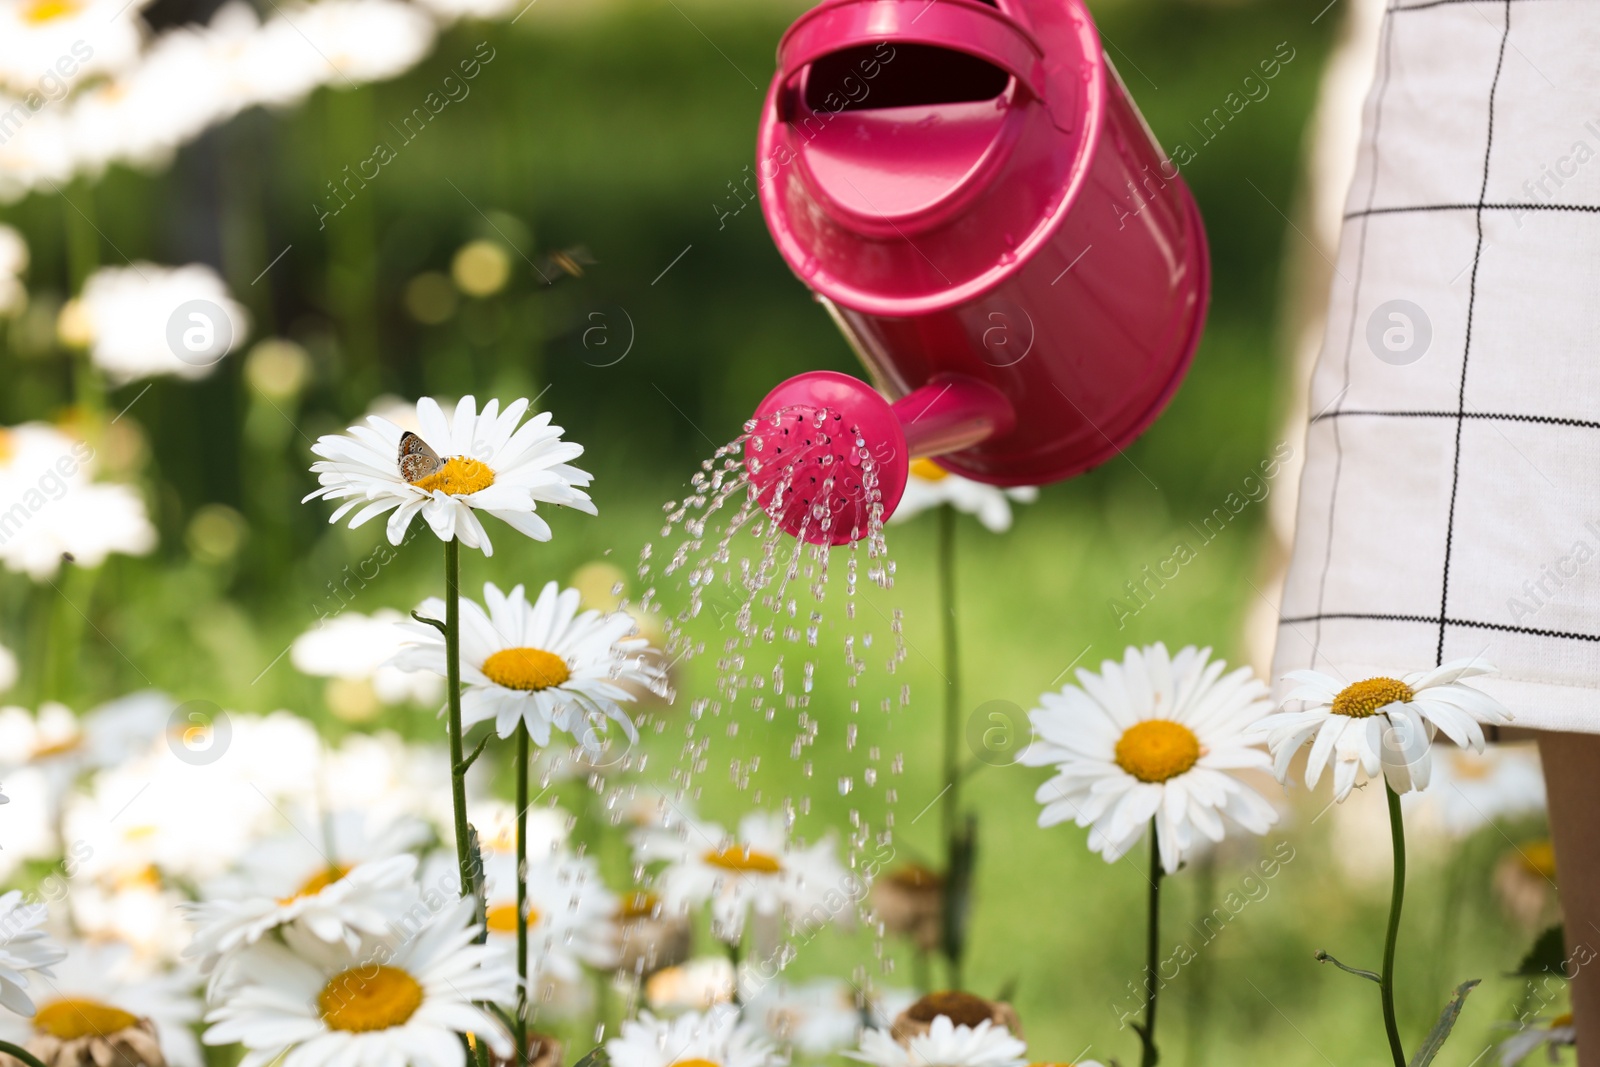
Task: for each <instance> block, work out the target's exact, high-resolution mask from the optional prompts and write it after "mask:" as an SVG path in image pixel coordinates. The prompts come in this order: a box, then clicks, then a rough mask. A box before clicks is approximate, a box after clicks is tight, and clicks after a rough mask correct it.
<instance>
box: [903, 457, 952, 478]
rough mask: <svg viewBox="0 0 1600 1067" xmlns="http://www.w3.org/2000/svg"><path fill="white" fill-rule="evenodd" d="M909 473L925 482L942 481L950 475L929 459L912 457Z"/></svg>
mask: <svg viewBox="0 0 1600 1067" xmlns="http://www.w3.org/2000/svg"><path fill="white" fill-rule="evenodd" d="M911 473H912V474H914V475H916V476H917V477H918V478H921V479H922V480H923V481H925V482H942V481H944V480H945V479H946V478H948V477H950V472H949V471H947V470H945V469H944V468H943V467H941V466H939V465H938V464H937V463H935V462H934V461H933V460H931V459H914V460H912V461H911Z"/></svg>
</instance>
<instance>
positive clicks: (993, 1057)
mask: <svg viewBox="0 0 1600 1067" xmlns="http://www.w3.org/2000/svg"><path fill="white" fill-rule="evenodd" d="M1027 1051H1028V1046H1027V1045H1025V1044H1023V1043H1022V1042H1021V1041H1019V1040H1018V1039H1017V1038H1016V1037H1014V1036H1012V1033H1011V1031H1010V1030H1008V1029H1006V1028H1005V1027H1004V1026H996V1025H995V1024H994V1023H992V1022H990V1021H988V1020H987V1019H986V1020H984V1021H983V1022H981V1023H979V1024H978V1025H977V1026H957V1025H955V1024H954V1023H952V1022H951V1021H950V1016H948V1015H940V1016H937V1017H935V1018H934V1020H933V1022H932V1024H931V1025H930V1026H929V1028H928V1032H927V1033H925V1034H914V1035H912V1037H911V1038H910V1039H909V1040H908V1041H907V1042H906V1043H905V1044H904V1045H902V1044H901V1043H900V1042H898V1041H896V1040H895V1039H894V1037H893V1036H892V1035H891V1034H890V1033H889V1031H887V1030H877V1029H873V1030H867V1031H865V1032H864V1033H863V1034H862V1035H861V1048H860V1049H858V1050H857V1051H855V1052H846V1053H845V1055H846V1056H848V1057H849V1058H850V1059H853V1060H860V1061H861V1062H862V1063H870V1064H873V1067H1023V1065H1024V1064H1026V1063H1027V1062H1028V1060H1027V1055H1026V1053H1027Z"/></svg>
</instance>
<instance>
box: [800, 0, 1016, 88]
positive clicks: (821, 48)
mask: <svg viewBox="0 0 1600 1067" xmlns="http://www.w3.org/2000/svg"><path fill="white" fill-rule="evenodd" d="M883 41H888V42H890V43H892V44H923V45H933V46H935V47H939V48H948V49H950V50H951V51H954V52H964V53H966V54H967V55H969V56H976V57H977V58H979V59H982V60H985V61H987V62H989V63H992V64H994V65H995V66H996V67H999V68H1000V69H1001V70H1003V71H1005V72H1006V73H1007V74H1010V75H1011V76H1012V77H1013V78H1015V79H1016V80H1017V84H1018V85H1021V86H1024V87H1026V89H1027V90H1028V92H1029V93H1031V94H1032V95H1033V96H1034V98H1036V99H1038V100H1044V99H1046V80H1045V69H1044V52H1043V50H1042V49H1040V47H1039V45H1038V42H1036V41H1035V40H1034V39H1033V35H1032V34H1030V33H1028V31H1027V30H1025V29H1024V28H1023V27H1022V26H1020V25H1018V24H1017V22H1016V21H1015V20H1013V19H1011V18H1010V17H1008V16H1006V15H1005V14H1003V13H1002V12H1001V11H1000V10H999V9H997V8H994V7H990V6H989V5H987V4H984V3H980V2H979V0H839V2H837V3H827V4H823V5H821V6H820V7H815V8H812V9H811V10H810V11H808V12H806V14H804V15H802V16H801V17H800V20H799V21H798V22H796V23H795V24H794V25H793V26H791V27H790V28H789V32H788V33H786V34H784V35H783V40H782V41H781V42H780V43H779V44H778V69H779V80H780V82H783V83H787V82H788V81H789V79H791V78H793V77H794V76H795V75H796V74H798V73H800V71H801V70H802V69H804V68H805V67H806V66H808V65H809V64H812V63H815V62H816V61H817V60H819V59H822V58H823V57H824V56H829V55H832V54H833V53H835V52H841V51H843V50H844V49H846V48H851V47H854V46H857V45H867V44H877V43H879V42H883Z"/></svg>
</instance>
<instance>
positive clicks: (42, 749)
mask: <svg viewBox="0 0 1600 1067" xmlns="http://www.w3.org/2000/svg"><path fill="white" fill-rule="evenodd" d="M81 744H83V735H82V734H78V733H74V734H68V735H67V736H66V737H62V738H58V739H57V740H55V741H51V742H48V743H47V744H43V745H40V746H39V747H38V748H36V749H34V750H33V758H34V759H49V758H50V757H51V756H64V755H66V754H67V753H68V752H72V751H73V750H75V749H76V748H77V747H78V746H79V745H81Z"/></svg>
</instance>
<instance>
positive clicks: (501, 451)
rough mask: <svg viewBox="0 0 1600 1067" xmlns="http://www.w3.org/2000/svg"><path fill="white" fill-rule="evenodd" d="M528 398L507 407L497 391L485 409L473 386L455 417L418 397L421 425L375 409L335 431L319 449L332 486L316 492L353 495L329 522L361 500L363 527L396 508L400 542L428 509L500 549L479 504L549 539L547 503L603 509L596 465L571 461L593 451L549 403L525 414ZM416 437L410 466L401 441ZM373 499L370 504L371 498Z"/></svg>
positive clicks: (487, 550) (431, 522)
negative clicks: (555, 422) (595, 491)
mask: <svg viewBox="0 0 1600 1067" xmlns="http://www.w3.org/2000/svg"><path fill="white" fill-rule="evenodd" d="M527 410H528V401H527V400H515V401H512V402H511V403H510V404H509V405H507V407H506V409H505V411H504V412H503V413H502V412H501V411H500V402H499V401H498V400H491V401H489V402H488V403H487V404H485V405H484V408H483V412H482V413H481V414H480V413H479V412H478V410H477V402H476V401H475V400H474V399H473V398H472V397H470V396H464V397H462V398H461V400H460V402H459V403H457V404H456V409H455V414H454V415H453V416H450V417H447V416H446V415H445V413H444V411H443V409H441V408H440V407H439V404H438V402H437V401H435V400H434V399H432V398H431V397H423V398H422V399H421V400H419V401H417V422H418V425H419V426H420V427H421V429H420V430H418V431H417V432H416V433H415V434H411V435H410V436H405V435H406V434H408V433H409V431H405V430H402V429H401V428H400V427H399V426H397V425H395V424H394V423H393V422H390V421H389V420H388V419H385V418H383V417H381V416H377V415H370V416H368V417H367V425H366V426H352V427H350V433H349V434H348V435H345V434H327V435H325V436H323V437H322V438H320V439H318V441H317V443H316V444H315V445H313V446H312V447H311V451H312V452H314V453H316V454H317V455H318V456H320V457H322V458H321V459H320V460H319V461H318V462H316V463H313V464H312V465H311V472H312V473H313V474H315V475H317V480H318V481H319V482H321V484H322V488H321V489H318V490H316V491H315V492H313V493H310V494H308V495H307V496H306V498H305V499H306V500H315V499H318V498H324V499H327V500H343V501H345V502H344V503H343V504H340V505H339V507H337V508H336V509H334V512H333V515H332V516H331V517H330V518H329V520H328V521H329V522H338V521H339V520H340V519H342V518H344V517H345V515H347V514H349V513H350V511H352V510H353V509H355V508H356V507H358V506H359V507H361V510H360V511H357V512H356V514H355V517H354V518H352V519H351V520H350V526H351V528H352V529H353V528H355V527H357V526H360V525H361V524H363V523H365V522H366V521H367V520H369V519H372V518H374V517H376V516H378V515H382V514H384V513H386V512H390V511H392V512H394V514H393V515H390V516H389V521H388V535H389V542H390V544H395V545H398V544H400V543H401V541H403V540H404V539H405V532H406V527H408V526H410V525H411V520H412V519H413V518H415V517H416V516H417V515H418V514H421V515H422V517H423V519H424V520H426V521H427V523H428V526H429V527H430V528H431V529H432V530H433V532H434V533H435V534H436V535H437V536H438V537H439V539H440V540H441V541H448V540H450V539H451V538H456V539H459V540H460V541H461V543H462V544H464V545H466V546H467V547H468V548H481V549H482V550H483V554H484V555H486V556H487V555H491V554H493V551H494V548H493V546H492V545H491V544H490V543H489V535H488V534H487V533H485V532H484V529H483V524H482V523H481V522H480V521H479V520H478V516H477V514H476V512H478V511H484V512H487V513H488V514H490V515H493V516H495V517H496V518H498V519H500V520H502V521H503V522H505V523H506V524H507V525H509V526H510V527H511V528H512V529H514V530H516V531H517V532H519V533H522V534H526V535H527V536H529V537H531V538H533V539H534V540H536V541H548V540H550V537H551V532H550V527H549V526H548V525H547V524H546V523H545V521H544V520H543V519H541V518H540V517H539V516H538V515H537V514H536V509H537V507H538V505H539V504H541V503H546V504H558V505H561V506H563V507H569V508H575V509H576V510H578V511H582V512H585V513H587V514H589V515H594V514H596V511H595V507H594V503H593V502H592V501H590V499H589V494H587V493H585V492H584V491H583V487H584V486H587V485H588V484H589V483H590V481H591V480H592V478H591V476H590V475H589V473H588V472H586V471H582V470H579V469H578V468H577V467H573V466H569V465H568V461H569V460H574V459H577V458H578V457H579V456H581V455H583V446H582V445H577V444H573V443H572V442H570V441H563V440H561V434H562V430H561V427H559V426H552V425H550V413H549V412H548V411H546V412H541V413H540V414H538V415H535V416H534V417H533V418H531V419H529V420H528V421H527V422H526V423H522V425H521V426H520V427H519V426H518V425H517V424H518V423H519V422H522V416H523V414H524V413H525V412H526V411H527ZM402 439H404V441H405V442H406V446H407V455H406V460H407V461H408V469H409V470H410V471H411V472H412V476H413V477H414V478H415V479H416V480H415V481H408V480H407V479H406V476H405V475H403V474H402V473H401V466H402V464H401V458H400V452H401V442H402ZM363 505H364V506H363Z"/></svg>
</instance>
